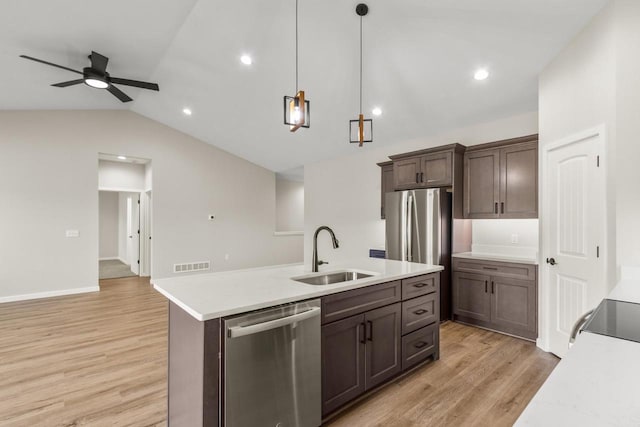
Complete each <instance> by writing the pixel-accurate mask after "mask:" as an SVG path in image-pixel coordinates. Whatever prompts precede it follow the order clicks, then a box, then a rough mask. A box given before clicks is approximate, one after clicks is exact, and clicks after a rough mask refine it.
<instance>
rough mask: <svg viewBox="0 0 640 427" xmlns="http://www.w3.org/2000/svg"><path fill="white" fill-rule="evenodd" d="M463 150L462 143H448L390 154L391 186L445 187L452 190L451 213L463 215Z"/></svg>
mask: <svg viewBox="0 0 640 427" xmlns="http://www.w3.org/2000/svg"><path fill="white" fill-rule="evenodd" d="M464 151H465V147H464V145H460V144H449V145H443V146H440V147H435V148H429V149H426V150H419V151H412V152H410V153H403V154H396V155H393V156H389V158H390V159H391V160H392V164H393V166H392V168H393V190H413V189H417V188H435V187H448V188H450V189H451V191H452V192H453V217H454V218H462V217H463V212H462V187H463V185H462V179H463V154H464ZM384 164H386V162H385V163H378V165H379V166H382V165H384ZM383 175H384V172H383ZM383 179H384V178H383Z"/></svg>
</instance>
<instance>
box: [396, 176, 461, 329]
mask: <svg viewBox="0 0 640 427" xmlns="http://www.w3.org/2000/svg"><path fill="white" fill-rule="evenodd" d="M385 217H386V244H385V246H386V248H385V249H386V258H387V259H395V260H400V261H410V262H419V263H423V264H438V265H442V266H444V268H445V270H444V271H443V272H442V273H441V275H440V318H441V320H446V319H449V318H450V316H451V289H450V283H451V280H450V276H451V193H449V192H447V191H446V189H444V188H443V189H440V188H430V189H420V190H407V191H394V192H390V193H387V194H386V196H385Z"/></svg>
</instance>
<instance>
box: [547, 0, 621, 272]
mask: <svg viewBox="0 0 640 427" xmlns="http://www.w3.org/2000/svg"><path fill="white" fill-rule="evenodd" d="M615 45H616V30H615V2H612V3H611V4H609V5H608V6H607V7H605V8H604V9H603V11H602V12H601V13H600V14H598V15H597V16H596V17H595V18H594V19H593V20H592V22H591V23H590V24H589V25H588V26H587V27H586V28H585V29H584V30H583V31H582V32H581V33H580V34H578V35H577V36H576V37H575V38H574V39H573V40H572V41H571V43H570V44H569V45H568V46H567V47H566V48H565V49H564V50H563V51H562V52H561V53H560V54H559V55H558V56H557V57H556V58H555V59H554V60H553V61H552V62H551V63H550V64H549V65H548V66H547V67H546V68H545V69H544V70H543V72H542V73H541V74H540V82H539V116H540V147H541V148H542V147H544V146H545V145H546V144H549V143H552V142H554V141H557V140H559V139H562V138H565V137H568V136H570V135H572V134H576V133H579V132H582V131H585V130H587V129H592V128H595V127H597V126H600V125H603V124H604V125H605V126H606V129H607V144H608V146H607V165H606V166H607V175H608V176H607V181H608V186H607V201H606V205H607V217H608V218H609V219H610V221H609V230H608V236H609V240H608V244H607V249H608V252H609V266H608V270H609V281H610V282H612V283H611V284H613V282H615V252H616V250H615V240H616V236H615V235H616V231H615V217H616V206H615V200H616V194H615V193H616V185H615V181H616V172H615V171H616V160H615V159H616V150H617V143H616V133H617V126H616V92H617V88H616V68H617V64H616V49H615ZM540 153H541V155H542V150H540ZM542 191H543V189H542V188H541V193H542ZM541 223H542V224H544V218H542V219H541Z"/></svg>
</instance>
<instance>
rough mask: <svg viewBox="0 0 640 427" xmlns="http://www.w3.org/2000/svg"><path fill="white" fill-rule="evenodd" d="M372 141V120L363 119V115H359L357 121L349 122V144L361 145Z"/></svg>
mask: <svg viewBox="0 0 640 427" xmlns="http://www.w3.org/2000/svg"><path fill="white" fill-rule="evenodd" d="M372 141H373V119H365V118H364V114H360V115H359V116H358V119H357V120H349V142H351V143H352V144H359V146H360V147H362V144H364V143H365V142H372Z"/></svg>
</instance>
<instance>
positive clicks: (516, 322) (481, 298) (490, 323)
mask: <svg viewBox="0 0 640 427" xmlns="http://www.w3.org/2000/svg"><path fill="white" fill-rule="evenodd" d="M456 267H457V268H461V269H465V270H476V269H477V270H491V271H493V272H492V273H491V274H479V273H470V272H466V271H456ZM518 267H520V264H512V265H511V264H509V263H500V264H498V263H496V262H491V263H490V264H481V262H480V261H473V262H470V261H466V260H455V261H454V272H453V315H454V316H453V318H454V320H459V321H461V322H465V323H470V324H475V325H478V326H482V327H484V328H488V329H493V330H495V331H498V332H505V333H507V334H511V335H516V336H519V337H522V338H526V339H530V340H534V339H536V338H537V337H538V324H537V317H538V316H537V311H538V304H537V282H536V280H535V277H536V272H535V268H529V267H532V266H526V267H528V268H527V269H524V268H523V269H521V270H522V272H520V273H519V274H520V276H521V277H523V279H516V278H513V277H510V276H515V275H517V273H518V272H519V271H520V270H518ZM531 277H533V280H531V279H530V278H531ZM525 279H526V280H525Z"/></svg>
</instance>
